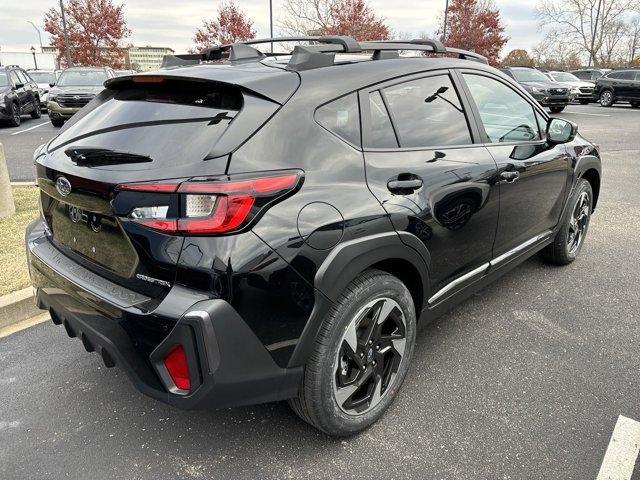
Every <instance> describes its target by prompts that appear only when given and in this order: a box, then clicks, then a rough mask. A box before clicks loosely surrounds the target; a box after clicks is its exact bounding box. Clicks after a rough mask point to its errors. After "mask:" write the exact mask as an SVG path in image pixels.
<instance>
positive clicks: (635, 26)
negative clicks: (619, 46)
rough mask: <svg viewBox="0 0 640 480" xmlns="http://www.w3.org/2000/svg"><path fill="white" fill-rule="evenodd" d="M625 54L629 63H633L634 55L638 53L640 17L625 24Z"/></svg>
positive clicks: (639, 47)
mask: <svg viewBox="0 0 640 480" xmlns="http://www.w3.org/2000/svg"><path fill="white" fill-rule="evenodd" d="M626 47H627V55H628V63H629V65H634V62H635V60H636V56H637V55H638V54H640V17H636V18H634V19H633V20H632V21H631V22H629V23H628V24H627V41H626Z"/></svg>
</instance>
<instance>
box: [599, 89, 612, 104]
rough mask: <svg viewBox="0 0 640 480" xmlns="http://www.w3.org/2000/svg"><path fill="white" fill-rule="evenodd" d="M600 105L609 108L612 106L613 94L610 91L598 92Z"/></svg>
mask: <svg viewBox="0 0 640 480" xmlns="http://www.w3.org/2000/svg"><path fill="white" fill-rule="evenodd" d="M599 102H600V105H601V106H603V107H610V106H612V105H613V92H612V91H611V90H603V91H602V92H600V98H599Z"/></svg>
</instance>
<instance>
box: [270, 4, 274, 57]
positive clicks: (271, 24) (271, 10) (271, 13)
mask: <svg viewBox="0 0 640 480" xmlns="http://www.w3.org/2000/svg"><path fill="white" fill-rule="evenodd" d="M269 38H273V0H269ZM271 53H273V42H271Z"/></svg>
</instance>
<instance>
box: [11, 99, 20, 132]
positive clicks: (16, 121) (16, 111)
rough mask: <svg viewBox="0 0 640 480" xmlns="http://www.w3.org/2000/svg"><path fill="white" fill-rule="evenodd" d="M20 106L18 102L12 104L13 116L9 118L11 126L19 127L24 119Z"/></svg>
mask: <svg viewBox="0 0 640 480" xmlns="http://www.w3.org/2000/svg"><path fill="white" fill-rule="evenodd" d="M20 114H21V112H20V107H19V106H18V104H17V103H12V104H11V117H10V118H9V121H8V123H9V126H11V127H19V126H20V122H21V121H22V119H21V118H20Z"/></svg>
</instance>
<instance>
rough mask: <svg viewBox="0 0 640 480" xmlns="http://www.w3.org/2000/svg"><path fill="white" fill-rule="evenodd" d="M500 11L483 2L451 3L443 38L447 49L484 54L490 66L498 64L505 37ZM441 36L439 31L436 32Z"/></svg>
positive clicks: (491, 4)
mask: <svg viewBox="0 0 640 480" xmlns="http://www.w3.org/2000/svg"><path fill="white" fill-rule="evenodd" d="M504 30H505V28H504V25H503V24H502V19H501V18H500V10H498V9H497V8H495V6H494V5H493V2H491V1H486V0H484V1H483V0H480V1H479V0H451V3H449V11H448V21H447V36H446V38H444V39H443V40H444V43H445V44H446V45H447V46H449V47H455V48H462V49H465V50H472V51H474V52H476V53H479V54H480V55H484V56H485V57H487V59H488V60H489V63H490V64H491V65H494V66H496V65H498V64H499V63H500V60H499V56H500V51H501V50H502V47H503V46H504V45H505V44H506V43H507V40H509V39H508V37H506V36H505V35H504ZM439 35H440V36H442V32H440V33H439Z"/></svg>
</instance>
